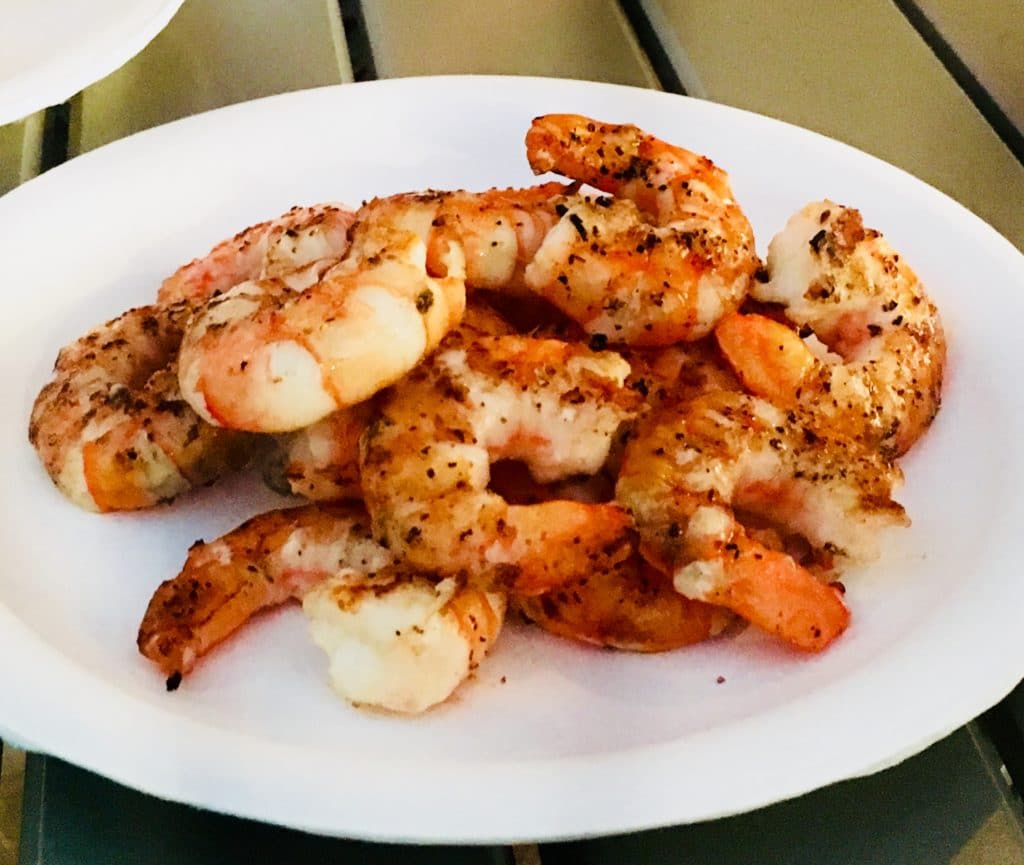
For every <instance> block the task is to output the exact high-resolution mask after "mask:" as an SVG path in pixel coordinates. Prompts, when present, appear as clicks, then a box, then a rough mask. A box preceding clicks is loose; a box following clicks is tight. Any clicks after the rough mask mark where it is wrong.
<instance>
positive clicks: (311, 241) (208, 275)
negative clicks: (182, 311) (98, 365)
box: [157, 204, 355, 304]
mask: <svg viewBox="0 0 1024 865" xmlns="http://www.w3.org/2000/svg"><path fill="white" fill-rule="evenodd" d="M354 219H355V214H354V213H353V212H352V211H351V210H346V209H345V208H343V207H340V206H338V205H334V204H319V205H315V206H313V207H293V208H292V209H291V210H289V211H288V212H287V213H285V214H282V215H281V216H279V217H278V218H277V219H272V220H268V221H267V222H261V223H259V224H258V225H253V226H251V227H249V228H246V229H245V230H244V231H240V232H239V233H238V234H236V235H235V236H234V237H231V238H228V239H227V240H224V241H222V242H221V243H218V244H217V245H216V246H215V247H214V248H213V249H211V250H210V251H209V252H208V253H207V254H206V255H205V256H203V257H202V258H197V259H195V260H194V261H191V262H189V263H188V264H185V265H182V267H180V268H178V270H177V271H175V273H173V274H172V275H171V276H169V277H167V279H165V280H164V281H163V283H162V284H161V286H160V290H159V292H158V295H157V297H158V300H159V302H160V303H162V304H167V303H177V302H178V301H182V300H187V301H189V302H190V303H193V304H195V303H201V302H203V301H205V300H207V299H208V298H210V297H212V296H213V295H215V294H219V293H222V292H225V291H227V290H228V289H229V288H233V287H234V286H236V285H238V284H239V283H240V282H245V281H246V280H250V279H261V278H274V277H282V276H285V275H288V276H289V280H290V281H292V283H293V286H295V287H298V286H299V285H300V284H302V283H305V284H307V285H308V284H312V283H313V282H316V281H317V279H318V278H319V277H320V275H321V274H322V273H323V272H324V271H325V270H327V268H328V267H330V266H331V265H333V264H335V263H336V262H338V261H339V260H340V259H341V257H342V256H343V255H344V254H345V251H346V250H347V249H348V230H349V228H351V226H352V223H353V221H354ZM303 287H304V286H303Z"/></svg>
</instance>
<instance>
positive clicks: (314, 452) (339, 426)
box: [264, 298, 513, 501]
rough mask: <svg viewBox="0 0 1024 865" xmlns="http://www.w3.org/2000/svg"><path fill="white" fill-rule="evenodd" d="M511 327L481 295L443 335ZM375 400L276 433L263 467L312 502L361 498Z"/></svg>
mask: <svg viewBox="0 0 1024 865" xmlns="http://www.w3.org/2000/svg"><path fill="white" fill-rule="evenodd" d="M512 332H513V331H512V328H511V326H510V325H509V324H508V322H506V321H505V319H503V318H502V317H501V316H500V315H498V314H497V313H496V312H495V311H494V310H493V309H492V308H491V307H490V306H489V305H488V304H486V303H484V302H482V301H481V300H480V299H479V298H474V299H472V300H471V301H470V302H469V303H468V304H467V306H466V314H465V316H464V317H463V319H462V322H461V323H460V324H459V326H458V328H457V329H456V330H455V331H452V333H450V334H448V336H447V337H445V340H444V342H443V345H444V346H446V347H452V346H455V345H457V344H458V345H461V344H463V343H464V342H466V341H469V340H473V339H476V338H477V337H481V336H500V335H505V334H509V333H512ZM374 412H375V406H374V404H373V402H372V401H371V400H367V401H366V402H362V403H359V404H358V405H354V406H352V407H351V408H346V409H341V410H340V411H336V412H335V413H334V414H331V415H328V416H327V417H325V418H324V419H323V420H322V421H318V422H317V423H315V424H313V425H312V426H308V427H304V428H303V429H300V430H296V431H295V432H291V433H284V434H281V435H278V436H274V441H275V446H274V449H273V452H272V454H271V455H270V458H269V459H268V461H267V465H266V466H265V468H264V479H265V480H266V482H267V485H268V486H270V487H271V488H272V489H274V490H276V491H278V492H281V493H285V494H288V493H290V494H292V495H297V496H303V497H305V498H307V499H310V500H312V501H342V500H345V499H361V498H362V497H363V490H362V486H361V484H360V479H359V478H360V475H359V438H360V436H362V434H363V431H364V430H365V429H366V427H367V425H368V424H369V423H370V421H371V420H372V418H373V416H374Z"/></svg>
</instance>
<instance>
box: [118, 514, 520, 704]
mask: <svg viewBox="0 0 1024 865" xmlns="http://www.w3.org/2000/svg"><path fill="white" fill-rule="evenodd" d="M293 598H297V599H300V600H302V601H303V607H304V609H305V611H306V613H307V616H308V617H309V619H310V627H311V630H312V634H313V639H314V640H315V641H316V642H317V644H318V645H320V646H321V647H323V648H324V649H325V651H327V652H328V654H329V656H330V657H331V664H330V679H331V683H332V685H333V686H334V687H335V689H336V690H337V691H338V692H339V693H341V694H342V695H343V696H345V697H346V698H348V699H350V700H352V701H353V702H356V703H360V704H364V705H372V706H378V707H380V708H385V709H390V710H393V711H400V712H418V711H422V710H423V709H425V708H427V707H429V706H431V705H433V704H434V703H437V702H440V701H441V700H443V699H445V698H446V697H447V696H448V695H449V694H450V693H451V692H452V691H453V690H454V689H455V688H456V687H457V686H458V684H459V683H460V682H461V681H462V680H463V679H465V678H466V677H467V676H468V675H469V673H470V672H472V670H473V669H475V667H476V665H478V664H479V662H480V659H481V658H482V657H483V655H484V654H485V653H486V652H487V650H488V649H489V648H490V646H491V645H492V644H493V642H494V640H495V639H496V638H497V636H498V633H499V631H500V629H501V624H502V620H503V616H504V611H505V599H504V597H503V596H501V595H494V594H487V593H484V592H478V591H475V590H473V589H469V588H467V587H465V586H463V585H461V584H460V583H458V581H456V580H454V579H447V580H438V579H432V578H431V577H430V576H429V575H428V574H422V573H414V572H411V571H409V570H408V569H403V568H401V567H398V566H395V565H394V564H393V560H392V556H391V554H390V553H389V552H388V551H387V550H386V549H384V548H383V547H382V546H380V545H379V544H377V543H376V542H375V541H374V540H373V538H372V536H371V535H370V531H369V520H368V518H367V516H366V513H365V512H364V511H363V510H362V509H361V508H359V507H355V506H351V507H346V506H339V505H321V506H316V505H308V506H305V507H302V508H294V509H291V510H284V511H271V512H268V513H265V514H261V515H259V516H257V517H253V518H252V519H251V520H248V521H247V522H245V523H243V524H242V525H241V526H239V527H238V528H236V529H234V530H233V531H231V532H228V533H227V534H226V535H224V536H223V537H221V538H218V539H217V540H215V541H212V542H210V543H202V542H200V543H197V544H196V545H195V546H193V547H192V549H191V550H190V551H189V554H188V558H187V560H186V562H185V565H184V567H183V568H182V570H181V572H180V573H179V574H178V575H177V576H176V577H174V578H173V579H170V580H167V581H166V582H164V583H162V584H161V585H160V587H159V588H158V589H157V590H156V593H155V594H154V595H153V598H152V599H151V600H150V602H149V606H148V608H147V610H146V613H145V615H144V617H143V620H142V624H141V625H140V627H139V636H138V646H139V651H140V652H141V653H142V654H143V655H145V656H146V657H147V658H149V659H150V660H151V661H153V662H154V663H155V664H156V665H157V666H158V667H159V668H160V670H161V671H162V672H163V673H164V674H165V675H166V676H167V688H168V690H174V689H176V688H177V687H178V686H179V685H180V684H181V680H182V677H183V676H185V675H186V674H187V673H189V672H190V671H191V670H192V669H193V668H194V666H195V664H196V662H197V661H198V660H199V658H200V657H202V656H203V655H204V654H206V653H207V652H209V651H210V650H211V649H212V648H213V647H214V646H216V645H217V644H218V643H221V642H222V641H224V640H225V639H227V638H228V637H230V636H231V635H233V634H235V633H236V632H237V631H239V630H240V629H241V628H242V627H243V626H244V625H245V624H246V622H248V621H249V620H250V619H251V618H252V617H253V616H255V615H256V614H257V613H258V612H260V611H261V610H266V609H269V608H271V607H276V606H280V605H281V604H283V603H286V602H287V601H289V600H291V599H293Z"/></svg>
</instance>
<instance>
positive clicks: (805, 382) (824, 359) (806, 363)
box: [716, 201, 946, 457]
mask: <svg viewBox="0 0 1024 865" xmlns="http://www.w3.org/2000/svg"><path fill="white" fill-rule="evenodd" d="M768 273H769V277H770V278H769V280H768V282H766V283H755V285H754V287H753V288H752V290H751V294H752V295H753V296H754V297H755V298H757V299H758V300H761V301H765V302H768V303H775V304H781V305H782V308H783V311H784V313H785V315H786V317H787V318H788V319H789V321H790V322H792V324H793V325H794V326H795V327H796V328H799V332H797V331H796V330H794V329H793V328H786V327H785V326H784V325H782V324H780V323H777V322H774V321H772V320H770V319H767V318H764V317H762V316H752V315H749V316H740V315H735V316H731V317H729V318H726V319H724V320H723V321H722V322H721V323H720V324H719V326H718V329H717V331H716V336H717V338H718V341H719V344H720V345H721V346H722V350H723V351H724V352H725V354H726V356H727V357H728V359H729V361H730V363H731V364H732V365H733V367H734V369H735V370H736V372H737V374H738V375H739V377H740V378H741V379H742V380H743V382H744V384H746V385H747V387H748V388H749V389H750V390H751V391H753V392H754V393H757V394H759V395H761V396H764V397H766V398H768V399H770V400H772V401H773V402H775V403H777V404H779V405H782V406H792V405H800V406H802V407H804V408H805V409H807V410H810V411H812V412H814V414H815V415H816V416H817V417H818V419H819V423H822V424H828V425H829V426H832V427H835V428H836V429H838V430H840V431H841V432H842V433H843V434H845V435H848V436H852V437H854V438H857V439H859V440H860V441H862V442H863V443H864V444H866V445H868V446H871V447H877V448H879V449H880V450H881V451H882V452H883V453H885V454H886V455H888V456H890V457H894V456H898V455H900V454H902V453H904V452H906V451H907V450H908V449H909V448H910V447H911V445H913V443H914V442H915V441H917V439H918V438H919V437H920V436H921V435H922V434H923V432H924V431H925V430H926V429H927V427H928V425H929V424H930V423H931V421H932V419H933V418H934V417H935V415H936V413H937V412H938V410H939V405H940V401H941V390H942V376H943V369H944V366H945V357H946V341H945V337H944V335H943V329H942V324H941V321H940V319H939V314H938V311H937V309H936V307H935V305H934V304H933V303H932V302H931V301H930V300H929V299H928V297H927V295H926V294H925V291H924V288H923V287H922V286H921V284H920V282H919V281H918V278H917V276H916V274H915V273H914V272H913V270H911V268H910V267H909V266H908V265H907V263H906V262H905V261H904V260H903V258H902V257H901V256H900V255H899V254H898V253H896V252H895V251H893V249H892V248H891V247H890V246H889V245H888V243H886V241H885V240H884V239H883V238H882V236H881V235H880V234H879V233H878V232H877V231H874V230H871V229H866V228H865V227H864V225H863V221H862V219H861V215H860V213H859V212H858V211H856V210H854V209H852V208H847V207H842V206H840V205H838V204H835V203H834V202H831V201H819V202H813V203H811V204H809V205H807V206H806V207H804V208H803V209H802V210H801V211H799V212H798V213H797V214H795V215H794V216H793V217H792V218H791V219H790V220H789V222H788V223H787V225H786V227H785V228H784V229H783V230H782V231H781V232H780V233H779V234H777V235H776V236H775V237H774V238H773V239H772V241H771V244H770V246H769V249H768Z"/></svg>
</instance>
